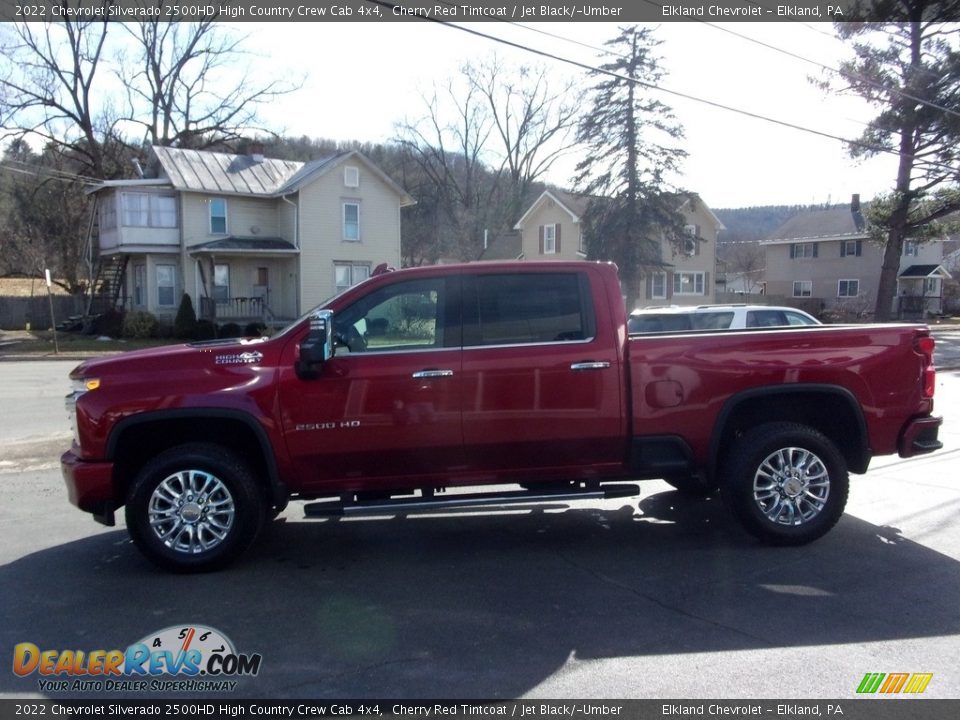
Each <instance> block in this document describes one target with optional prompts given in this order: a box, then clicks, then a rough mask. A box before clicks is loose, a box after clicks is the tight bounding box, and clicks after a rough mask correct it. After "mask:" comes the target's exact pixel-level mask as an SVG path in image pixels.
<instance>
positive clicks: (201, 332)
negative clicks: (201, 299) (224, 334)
mask: <svg viewBox="0 0 960 720" xmlns="http://www.w3.org/2000/svg"><path fill="white" fill-rule="evenodd" d="M216 336H217V326H216V325H214V324H213V322H212V321H210V320H197V333H196V335H195V336H194V337H196V339H197V340H213V339H214V338H215V337H216Z"/></svg>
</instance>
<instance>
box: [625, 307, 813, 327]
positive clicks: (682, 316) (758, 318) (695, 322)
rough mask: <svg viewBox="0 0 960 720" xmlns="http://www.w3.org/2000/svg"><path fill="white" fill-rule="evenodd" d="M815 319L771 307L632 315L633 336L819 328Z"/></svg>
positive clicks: (643, 310)
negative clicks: (763, 328) (687, 331)
mask: <svg viewBox="0 0 960 720" xmlns="http://www.w3.org/2000/svg"><path fill="white" fill-rule="evenodd" d="M820 324H821V323H820V321H819V320H817V319H816V318H815V317H813V316H812V315H809V314H807V313H805V312H804V311H803V310H798V309H796V308H792V307H775V306H771V305H697V306H696V307H683V306H678V305H672V306H670V307H652V308H641V309H639V310H634V311H633V312H632V313H630V320H629V324H628V329H629V331H630V332H631V333H652V332H681V331H684V330H740V329H742V328H762V327H789V326H796V325H820Z"/></svg>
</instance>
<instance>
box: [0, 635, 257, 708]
mask: <svg viewBox="0 0 960 720" xmlns="http://www.w3.org/2000/svg"><path fill="white" fill-rule="evenodd" d="M262 660H263V657H262V656H261V655H260V654H259V653H253V654H245V653H238V652H237V651H236V648H235V647H234V645H233V643H232V642H231V641H230V639H229V638H228V637H227V636H226V635H224V634H223V633H221V632H220V631H219V630H215V629H214V628H211V627H206V626H203V625H175V626H172V627H168V628H165V629H163V630H161V631H160V632H157V633H152V634H150V635H147V636H146V637H145V638H143V639H142V640H140V641H139V642H135V643H133V644H132V645H130V646H128V647H127V649H126V650H87V651H85V650H41V649H40V648H39V647H38V646H37V645H35V644H34V643H29V642H24V643H19V644H17V645H16V646H15V647H14V648H13V672H14V674H16V675H19V676H20V677H29V676H31V675H34V674H36V675H37V676H38V683H39V689H40V691H41V692H50V691H54V692H56V691H70V692H102V691H113V692H115V691H134V692H140V691H146V690H150V691H166V692H169V691H174V692H176V691H181V692H203V691H206V692H210V691H214V692H215V691H232V690H234V689H236V686H237V680H235V679H233V678H236V677H242V676H251V677H252V676H256V675H257V673H259V672H260V664H261V662H262Z"/></svg>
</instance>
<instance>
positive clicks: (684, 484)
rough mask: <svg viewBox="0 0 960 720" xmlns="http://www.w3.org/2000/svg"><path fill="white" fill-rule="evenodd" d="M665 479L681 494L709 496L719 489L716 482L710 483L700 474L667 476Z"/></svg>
mask: <svg viewBox="0 0 960 720" xmlns="http://www.w3.org/2000/svg"><path fill="white" fill-rule="evenodd" d="M663 481H664V482H665V483H666V484H667V485H669V486H670V487H672V488H674V489H675V490H677V491H678V492H680V493H681V494H683V495H689V496H690V497H707V496H708V495H713V493H715V492H716V491H717V485H716V484H715V483H708V482H707V481H706V480H704V479H703V478H702V477H700V476H699V475H674V476H672V477H665V478H664V479H663Z"/></svg>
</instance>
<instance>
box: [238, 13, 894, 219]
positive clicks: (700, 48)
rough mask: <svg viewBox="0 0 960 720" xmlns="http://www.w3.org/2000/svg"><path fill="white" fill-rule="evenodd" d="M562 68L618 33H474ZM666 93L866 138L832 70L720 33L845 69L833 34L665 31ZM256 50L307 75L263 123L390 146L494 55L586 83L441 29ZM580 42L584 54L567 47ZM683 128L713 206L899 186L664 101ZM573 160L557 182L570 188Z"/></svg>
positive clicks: (488, 26) (890, 169) (305, 26)
mask: <svg viewBox="0 0 960 720" xmlns="http://www.w3.org/2000/svg"><path fill="white" fill-rule="evenodd" d="M468 27H473V28H475V29H477V30H479V31H481V32H484V33H488V34H493V35H496V36H499V37H503V38H508V39H510V40H512V41H514V42H517V43H520V44H522V45H525V46H530V47H535V48H539V49H542V50H545V51H548V52H550V53H552V54H555V55H559V56H562V57H567V58H572V59H576V60H578V61H581V62H585V63H588V64H592V65H595V64H598V62H599V60H598V57H599V53H598V52H597V50H594V49H591V48H589V47H583V45H589V46H596V47H597V48H600V47H601V46H602V44H603V42H604V41H605V40H608V39H611V38H613V37H615V36H616V34H617V27H616V26H615V25H612V24H605V23H545V24H539V25H530V26H528V27H531V28H536V29H537V30H541V31H545V32H549V33H552V34H554V35H558V36H562V37H561V38H557V37H550V36H547V35H544V34H542V33H537V32H533V31H531V30H528V29H525V28H524V27H521V26H517V25H510V24H507V23H480V24H475V25H468ZM656 27H657V30H656V36H657V37H658V38H660V39H661V40H663V45H662V47H661V52H662V55H663V67H664V68H665V69H666V70H667V71H668V73H669V74H668V76H667V78H666V79H665V80H664V82H663V85H664V86H665V87H668V88H670V89H673V90H676V91H679V92H683V93H687V94H689V95H693V96H697V97H700V98H703V99H706V100H711V101H713V102H716V103H720V104H723V105H729V106H732V107H735V108H738V109H741V110H745V111H748V112H752V113H756V114H759V115H765V116H769V117H773V118H776V119H780V120H783V121H786V122H790V123H793V124H795V125H800V126H803V127H809V128H812V129H815V130H819V131H822V132H825V133H828V134H831V135H836V136H841V137H845V138H856V137H857V136H858V135H859V134H860V132H861V131H862V130H863V126H864V123H865V122H866V121H867V120H869V118H870V117H871V109H870V108H869V107H868V106H866V105H865V104H864V103H863V102H862V101H861V100H859V99H858V98H856V97H851V96H839V97H838V96H835V95H827V94H825V93H824V92H823V91H822V90H820V89H819V88H817V87H815V86H814V85H812V84H811V83H810V82H809V81H808V77H809V76H810V75H815V76H821V75H823V74H824V73H823V71H822V70H820V69H818V68H817V67H816V66H815V65H813V64H810V63H809V62H804V61H803V60H799V59H796V58H792V57H788V56H786V55H784V54H782V53H779V52H777V51H775V50H772V49H770V48H767V47H761V46H759V45H756V44H754V43H751V42H749V41H748V40H745V39H743V38H741V37H736V36H734V35H732V34H730V33H729V32H725V31H724V30H722V29H718V28H725V29H727V30H732V31H734V32H736V33H739V34H741V35H747V36H749V37H751V38H755V39H757V40H761V41H762V42H764V43H767V44H769V45H773V46H776V47H778V48H781V49H783V50H787V51H789V52H792V53H794V54H797V55H801V56H803V57H805V58H807V59H809V60H813V61H816V62H819V63H822V64H824V65H829V66H834V67H835V66H836V65H837V63H838V61H839V59H840V58H841V57H843V56H844V55H845V54H849V50H848V49H847V48H846V47H844V45H843V44H842V43H840V42H839V41H838V40H836V39H835V37H834V35H833V32H832V26H831V25H830V24H828V23H811V24H806V23H735V24H724V25H719V26H716V27H715V26H711V25H710V24H706V23H697V22H674V23H664V24H661V25H659V26H656ZM234 29H235V30H236V31H237V32H240V33H242V34H245V35H247V36H248V40H247V43H246V47H248V48H249V49H251V50H254V51H255V52H257V53H258V54H259V55H260V58H259V59H258V60H257V62H256V69H255V70H254V72H255V73H257V74H259V73H263V74H265V75H274V76H276V75H280V76H294V75H297V74H301V75H302V76H304V77H305V82H304V85H303V88H302V90H300V91H299V92H297V93H296V95H294V96H291V97H288V98H286V99H284V100H281V101H278V102H276V103H274V104H273V105H272V106H271V107H270V108H267V109H266V110H265V112H264V113H263V116H264V119H265V120H266V121H267V124H268V125H269V126H271V127H273V128H276V129H282V130H283V131H284V132H285V133H287V134H291V135H301V134H304V135H308V136H313V137H327V138H334V139H344V140H348V139H356V140H361V141H372V142H380V141H386V140H388V139H390V137H391V136H393V134H394V125H395V123H396V122H397V121H398V120H402V119H403V118H404V117H409V118H414V117H417V116H418V115H421V114H422V113H423V106H422V102H421V100H420V97H419V93H420V91H421V90H425V89H429V88H430V87H431V84H432V83H434V82H436V81H442V80H443V79H445V78H446V77H449V76H451V75H453V74H455V73H456V72H457V69H458V68H459V66H460V65H461V64H462V63H463V62H464V61H466V60H470V59H477V58H483V57H485V56H487V55H488V54H490V53H492V52H496V53H497V54H498V55H499V56H500V57H501V58H502V59H504V60H508V61H511V62H517V63H520V62H526V63H531V62H533V63H541V64H544V65H546V66H547V68H548V69H549V70H550V72H551V73H556V74H557V75H558V76H568V75H570V76H573V77H575V78H576V79H577V81H578V82H579V83H583V84H584V85H587V84H589V78H588V77H587V76H586V73H585V72H584V71H582V70H578V69H576V68H574V67H571V66H570V65H567V64H565V63H562V62H557V61H551V60H546V59H543V58H540V57H537V56H535V55H532V54H530V53H527V52H523V51H520V50H516V49H513V48H510V47H507V46H504V45H502V44H498V43H496V42H493V41H491V40H487V39H483V38H478V37H474V36H471V35H469V34H467V33H464V32H461V31H458V30H455V29H452V28H449V27H444V26H441V25H438V24H436V23H423V22H403V23H396V22H393V23H370V24H367V23H281V22H274V23H263V24H252V23H242V24H238V25H236V26H235V28H234ZM565 39H569V40H575V41H577V42H579V43H582V45H577V44H574V43H572V42H568V41H566V40H565ZM660 99H661V100H663V101H664V102H667V103H668V104H670V105H671V106H672V107H673V108H674V111H675V113H676V115H677V117H678V119H679V120H680V121H681V122H682V124H683V125H684V127H685V129H686V133H687V140H686V143H685V147H686V149H687V151H688V152H689V158H688V159H687V161H686V165H685V175H684V177H683V178H681V179H680V183H681V184H682V185H683V186H684V187H686V188H688V189H690V190H693V191H696V192H698V193H700V195H701V196H702V198H703V199H704V201H706V203H707V204H708V205H710V206H711V207H715V208H720V207H745V206H750V205H769V204H805V203H813V202H816V203H822V202H827V201H828V200H830V201H832V202H835V203H836V202H846V201H849V198H850V195H851V193H855V192H858V193H860V194H861V195H863V197H864V198H869V197H872V196H873V195H875V194H876V193H878V192H884V191H886V190H887V189H888V188H889V187H890V185H891V184H892V182H893V178H894V175H895V172H896V158H895V157H893V156H884V157H881V158H878V159H875V160H871V161H868V162H866V163H862V164H858V163H855V162H854V161H852V160H850V159H849V158H848V156H847V154H846V151H845V149H844V147H843V145H842V143H840V142H838V141H836V140H830V139H826V138H823V137H817V136H815V135H811V134H808V133H804V132H800V131H798V130H793V129H789V128H785V127H780V126H777V125H774V124H772V123H768V122H764V121H761V120H756V119H753V118H749V117H745V116H744V115H740V114H737V113H734V112H729V111H725V110H721V109H718V108H715V107H709V106H707V105H704V104H701V103H696V102H692V101H689V100H684V99H681V98H677V97H672V96H669V95H661V97H660ZM571 171H572V160H571V161H570V162H566V163H562V164H559V165H557V166H556V167H555V169H554V171H553V172H552V174H551V176H550V177H549V178H548V180H549V181H550V182H552V183H554V184H556V185H559V186H563V187H569V185H570V175H571Z"/></svg>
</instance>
